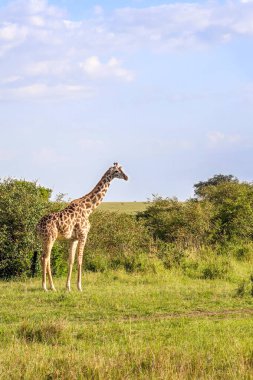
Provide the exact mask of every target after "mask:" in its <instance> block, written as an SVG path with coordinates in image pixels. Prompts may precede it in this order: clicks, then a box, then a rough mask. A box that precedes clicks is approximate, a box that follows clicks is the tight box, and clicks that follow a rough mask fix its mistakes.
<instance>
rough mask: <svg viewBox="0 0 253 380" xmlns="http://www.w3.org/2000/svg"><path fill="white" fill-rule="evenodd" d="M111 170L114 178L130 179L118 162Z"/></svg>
mask: <svg viewBox="0 0 253 380" xmlns="http://www.w3.org/2000/svg"><path fill="white" fill-rule="evenodd" d="M109 170H110V174H111V176H112V178H119V179H124V180H125V181H127V180H128V176H127V175H126V174H125V173H124V172H123V169H122V167H121V166H120V165H119V164H118V163H117V162H114V164H113V166H112V167H111V168H110V169H109Z"/></svg>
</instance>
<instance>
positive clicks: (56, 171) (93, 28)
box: [0, 0, 253, 201]
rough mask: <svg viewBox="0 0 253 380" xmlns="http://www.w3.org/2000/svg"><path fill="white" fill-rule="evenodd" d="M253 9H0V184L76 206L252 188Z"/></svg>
mask: <svg viewBox="0 0 253 380" xmlns="http://www.w3.org/2000/svg"><path fill="white" fill-rule="evenodd" d="M252 67H253V1H249V0H243V1H235V0H230V1H227V2H226V1H222V2H219V1H195V2H190V1H169V2H168V1H167V2H166V1H163V2H162V1H152V0H146V1H145V0H143V1H142V0H122V1H103V2H99V1H96V2H93V1H91V0H75V1H74V0H72V1H70V0H54V1H50V0H48V1H46V0H18V1H8V0H7V1H6V0H5V1H0V70H1V76H0V129H1V139H0V176H1V177H2V178H4V177H9V176H11V177H15V178H25V179H27V180H38V182H39V183H40V184H41V185H44V186H47V187H50V188H52V189H53V190H54V194H57V193H66V194H67V197H68V198H76V197H78V196H81V195H83V194H85V193H87V192H89V191H90V189H91V188H92V187H93V186H94V185H95V184H96V182H98V180H99V179H100V177H101V176H102V174H103V173H104V171H105V170H106V169H107V168H108V167H109V166H110V165H111V164H112V163H113V162H114V161H118V162H120V163H121V164H122V165H123V167H124V168H125V171H126V173H127V174H128V175H129V177H130V180H129V182H127V183H125V182H123V181H116V180H115V181H114V183H113V184H112V186H111V188H110V189H109V192H108V194H107V196H106V200H107V201H124V200H132V201H134V200H136V201H138V200H146V199H147V198H150V197H152V194H159V195H162V196H177V197H179V199H186V198H189V197H190V196H192V194H193V190H192V189H193V184H194V183H196V182H198V181H200V180H205V179H207V178H209V177H210V176H212V175H214V174H218V173H223V174H233V175H236V176H237V177H239V178H240V179H241V180H247V181H252V177H253V175H252V173H253V171H252V165H251V162H252V156H253V154H252V148H253V128H252V120H253V70H252Z"/></svg>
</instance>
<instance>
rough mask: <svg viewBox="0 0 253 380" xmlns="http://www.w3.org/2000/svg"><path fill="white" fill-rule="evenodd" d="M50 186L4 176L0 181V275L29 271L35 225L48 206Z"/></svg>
mask: <svg viewBox="0 0 253 380" xmlns="http://www.w3.org/2000/svg"><path fill="white" fill-rule="evenodd" d="M50 196H51V190H49V189H46V188H44V187H41V186H38V185H37V183H35V182H27V181H24V180H14V179H6V180H3V181H2V182H1V183H0V277H2V278H8V277H12V276H20V275H23V274H29V273H30V270H31V260H32V256H33V253H34V251H36V250H37V249H38V246H37V242H36V237H35V233H34V232H35V226H36V224H37V222H38V220H39V218H40V217H41V216H42V215H43V214H45V212H46V211H47V210H49V197H50Z"/></svg>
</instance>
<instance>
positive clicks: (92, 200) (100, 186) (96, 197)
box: [81, 172, 112, 212]
mask: <svg viewBox="0 0 253 380" xmlns="http://www.w3.org/2000/svg"><path fill="white" fill-rule="evenodd" d="M111 181H112V176H111V175H110V174H109V173H108V172H106V173H105V174H104V175H103V177H102V178H101V180H100V181H99V182H98V183H97V185H96V186H95V187H94V189H93V190H92V191H91V192H90V193H88V194H86V195H85V196H84V197H82V198H81V199H82V203H83V204H84V206H86V208H87V209H90V211H91V212H92V211H94V210H95V209H96V208H97V207H98V206H99V205H100V203H101V202H102V200H103V199H104V196H105V194H106V192H107V190H108V189H109V186H110V184H111Z"/></svg>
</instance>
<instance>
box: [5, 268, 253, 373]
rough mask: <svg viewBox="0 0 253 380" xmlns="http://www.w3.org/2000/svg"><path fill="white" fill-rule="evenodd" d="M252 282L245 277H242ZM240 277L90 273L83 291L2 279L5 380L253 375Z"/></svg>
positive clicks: (252, 319)
mask: <svg viewBox="0 0 253 380" xmlns="http://www.w3.org/2000/svg"><path fill="white" fill-rule="evenodd" d="M243 276H244V274H243ZM238 281H239V279H238V278H237V279H232V280H230V281H228V280H227V281H225V280H197V279H190V278H188V277H186V276H183V275H182V274H180V273H179V272H176V271H165V272H163V273H160V274H157V275H154V274H145V275H143V274H142V275H141V274H126V273H124V272H109V273H104V274H101V273H95V274H94V273H85V274H84V291H83V292H82V293H78V292H77V291H76V290H75V289H74V282H73V291H72V292H71V293H66V292H65V291H64V283H65V279H56V281H55V283H56V286H57V289H58V291H57V292H56V293H52V292H48V293H44V292H42V291H41V290H40V281H39V280H38V279H36V280H27V281H24V282H0V302H1V312H0V379H34V378H36V379H178V380H179V379H251V378H253V334H252V331H253V298H252V297H251V296H250V294H249V293H247V294H244V296H241V297H238V296H236V289H237V288H238V283H239V282H238Z"/></svg>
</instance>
